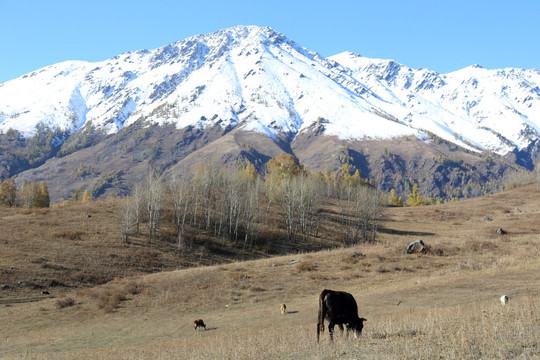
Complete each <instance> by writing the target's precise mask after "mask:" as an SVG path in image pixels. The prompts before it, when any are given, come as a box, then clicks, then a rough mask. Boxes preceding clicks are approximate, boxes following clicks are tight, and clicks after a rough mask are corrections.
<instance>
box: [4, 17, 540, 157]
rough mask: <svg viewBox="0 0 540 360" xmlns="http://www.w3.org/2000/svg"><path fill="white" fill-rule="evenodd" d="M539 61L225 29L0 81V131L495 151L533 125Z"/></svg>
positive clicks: (521, 140) (538, 118) (521, 142)
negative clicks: (387, 53)
mask: <svg viewBox="0 0 540 360" xmlns="http://www.w3.org/2000/svg"><path fill="white" fill-rule="evenodd" d="M539 84H540V73H539V71H538V70H521V69H504V70H486V69H483V68H481V67H480V66H478V65H473V66H471V67H468V68H465V69H462V70H459V71H456V72H453V73H449V74H438V73H436V72H434V71H430V70H427V69H412V68H409V67H407V66H405V65H402V64H400V63H398V62H396V61H394V60H385V59H370V58H365V57H362V56H361V55H359V54H355V53H352V52H344V53H341V54H338V55H335V56H332V57H330V58H328V59H325V58H322V57H321V56H320V55H319V54H317V53H315V52H312V51H310V50H309V49H306V48H304V47H302V46H300V45H299V44H297V43H295V42H294V41H292V40H289V39H288V38H287V37H285V36H284V35H283V34H281V33H279V32H277V31H275V30H273V29H271V28H268V27H258V26H235V27H231V28H228V29H223V30H220V31H217V32H215V33H211V34H203V35H196V36H192V37H189V38H187V39H184V40H181V41H178V42H175V43H172V44H169V45H166V46H163V47H160V48H157V49H154V50H139V51H134V52H128V53H124V54H120V55H118V56H116V57H114V58H112V59H108V60H105V61H102V62H96V63H89V62H83V61H67V62H63V63H59V64H54V65H51V66H48V67H45V68H43V69H39V70H37V71H35V72H33V73H31V74H27V75H24V76H22V77H19V78H17V79H14V80H12V81H8V82H5V83H2V84H0V130H2V131H4V132H6V131H7V130H8V129H10V128H13V129H16V130H19V131H20V132H21V133H22V134H23V135H24V136H32V135H33V133H34V132H35V128H36V125H37V124H40V123H42V124H45V125H47V126H49V127H51V128H59V129H62V130H65V131H67V132H68V133H72V132H75V131H77V130H78V129H80V128H82V127H84V126H85V125H87V124H89V123H92V125H93V126H95V127H96V128H98V129H102V130H103V131H105V132H106V133H116V132H118V131H119V130H121V129H122V128H124V127H126V126H130V125H132V124H134V123H135V122H137V121H139V120H141V119H142V120H145V121H146V123H147V124H174V125H175V126H176V127H177V128H185V127H188V126H190V127H194V128H199V129H204V128H206V127H208V126H215V125H219V126H221V127H223V128H225V129H233V128H238V129H243V130H246V131H257V132H260V133H263V134H266V135H268V136H270V137H271V138H278V137H280V138H283V139H289V140H290V139H292V138H294V137H295V136H297V135H298V134H300V133H302V132H307V131H313V129H315V128H316V129H317V131H318V132H320V133H321V132H322V133H324V134H326V135H335V136H338V137H340V138H342V139H363V138H392V137H399V136H408V135H414V136H418V137H420V138H425V137H426V134H429V135H431V134H434V135H436V136H438V137H440V138H443V139H445V140H448V141H450V142H454V143H456V144H459V145H460V146H463V147H465V148H468V149H470V150H473V151H481V150H491V151H495V152H497V153H499V154H505V153H507V152H509V151H513V150H514V149H523V148H526V147H527V146H529V144H531V142H533V141H536V139H537V138H538V134H539V133H540V111H539V110H540V108H539V107H540V90H539Z"/></svg>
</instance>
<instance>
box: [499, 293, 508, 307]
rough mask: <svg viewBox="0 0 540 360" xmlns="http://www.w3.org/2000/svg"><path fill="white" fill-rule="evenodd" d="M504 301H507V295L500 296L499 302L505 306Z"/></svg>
mask: <svg viewBox="0 0 540 360" xmlns="http://www.w3.org/2000/svg"><path fill="white" fill-rule="evenodd" d="M506 303H508V295H503V296H501V304H502V306H506Z"/></svg>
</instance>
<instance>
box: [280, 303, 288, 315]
mask: <svg viewBox="0 0 540 360" xmlns="http://www.w3.org/2000/svg"><path fill="white" fill-rule="evenodd" d="M279 308H280V309H281V315H285V313H286V312H287V305H285V304H281V305H279Z"/></svg>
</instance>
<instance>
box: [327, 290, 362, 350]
mask: <svg viewBox="0 0 540 360" xmlns="http://www.w3.org/2000/svg"><path fill="white" fill-rule="evenodd" d="M325 319H327V320H328V321H329V322H330V323H329V324H328V332H329V333H330V340H333V338H334V326H335V325H338V326H339V329H340V330H341V331H343V325H344V324H345V325H346V326H347V333H349V332H350V331H354V336H355V337H357V336H359V335H361V334H362V329H363V327H364V321H367V320H366V319H364V318H359V317H358V306H357V305H356V300H354V297H353V296H352V295H351V294H349V293H346V292H344V291H333V290H326V289H325V290H323V291H322V292H321V295H320V296H319V317H318V322H317V342H319V334H320V332H324V320H325Z"/></svg>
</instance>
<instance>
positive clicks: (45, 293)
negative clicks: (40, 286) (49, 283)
mask: <svg viewBox="0 0 540 360" xmlns="http://www.w3.org/2000/svg"><path fill="white" fill-rule="evenodd" d="M41 295H51V293H50V292H48V291H46V290H43V291H42V292H41Z"/></svg>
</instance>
